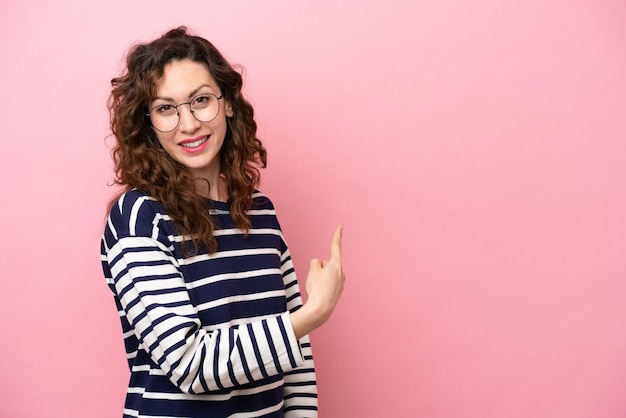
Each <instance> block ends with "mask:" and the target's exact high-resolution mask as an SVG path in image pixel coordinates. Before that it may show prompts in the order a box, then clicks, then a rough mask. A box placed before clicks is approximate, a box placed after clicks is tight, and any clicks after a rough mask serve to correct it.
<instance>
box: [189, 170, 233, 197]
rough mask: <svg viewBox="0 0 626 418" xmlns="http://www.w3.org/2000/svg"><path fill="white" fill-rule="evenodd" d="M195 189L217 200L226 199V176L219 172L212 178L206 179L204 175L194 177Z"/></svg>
mask: <svg viewBox="0 0 626 418" xmlns="http://www.w3.org/2000/svg"><path fill="white" fill-rule="evenodd" d="M196 191H197V192H198V193H199V194H200V195H202V196H204V197H208V198H209V199H211V200H216V201H219V202H226V201H228V190H227V188H226V177H225V176H224V175H223V174H219V175H217V176H216V177H214V178H211V179H208V178H206V177H197V178H196Z"/></svg>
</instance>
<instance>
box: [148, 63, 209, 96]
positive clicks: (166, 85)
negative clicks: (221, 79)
mask: <svg viewBox="0 0 626 418" xmlns="http://www.w3.org/2000/svg"><path fill="white" fill-rule="evenodd" d="M202 85H206V86H208V88H209V89H211V90H213V91H215V92H217V91H219V87H218V85H217V82H216V81H215V79H214V78H213V76H212V75H211V73H210V72H209V69H208V68H207V66H206V65H205V64H203V63H200V62H196V61H191V60H188V59H185V60H180V61H172V62H170V63H167V64H166V65H165V67H163V76H161V78H159V79H158V80H156V82H155V83H154V86H155V87H156V93H157V96H168V97H176V96H180V95H182V96H184V97H185V98H186V97H187V95H188V94H189V92H191V91H194V90H196V89H198V87H200V86H202Z"/></svg>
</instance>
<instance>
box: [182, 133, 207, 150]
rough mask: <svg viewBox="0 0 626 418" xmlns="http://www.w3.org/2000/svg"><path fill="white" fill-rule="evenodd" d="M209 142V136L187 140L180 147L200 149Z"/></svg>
mask: <svg viewBox="0 0 626 418" xmlns="http://www.w3.org/2000/svg"><path fill="white" fill-rule="evenodd" d="M208 140H209V135H205V136H200V137H198V138H193V139H187V140H185V141H183V142H181V143H179V144H178V145H180V146H181V147H184V148H198V147H199V146H200V145H202V144H204V143H205V142H206V141H208Z"/></svg>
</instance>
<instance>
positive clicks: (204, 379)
mask: <svg viewBox="0 0 626 418" xmlns="http://www.w3.org/2000/svg"><path fill="white" fill-rule="evenodd" d="M129 200H130V201H129ZM154 206H155V205H154V204H153V203H152V202H150V199H149V198H146V197H143V198H137V199H134V200H133V199H126V200H124V199H122V200H120V202H119V203H118V204H117V205H116V206H114V208H113V210H112V213H111V216H110V218H109V221H108V228H107V231H106V233H105V238H104V239H103V252H104V257H103V264H104V268H105V275H106V272H107V270H108V272H109V273H110V274H109V277H107V280H108V283H109V286H110V287H111V289H112V290H113V292H114V294H115V295H116V298H117V301H118V305H119V307H120V308H121V310H122V312H120V315H123V316H124V319H125V320H126V321H127V322H128V325H129V326H130V327H131V328H132V332H133V333H134V337H135V338H136V340H137V343H138V347H137V349H141V350H144V351H145V352H147V353H148V354H149V356H150V358H151V359H152V361H153V362H154V363H156V364H157V365H158V366H159V368H160V369H161V370H162V371H163V372H164V373H165V375H167V377H168V378H169V380H170V381H171V382H172V383H173V384H174V385H175V386H176V387H178V388H179V389H180V391H181V392H183V393H188V394H199V393H210V392H212V391H219V390H223V389H227V388H232V387H239V386H243V385H246V384H248V383H251V382H255V381H259V380H262V379H266V378H268V377H270V376H276V375H280V374H285V375H287V374H288V373H290V371H291V370H294V369H297V368H298V367H301V366H305V365H306V364H307V363H308V362H310V360H307V357H310V354H309V355H307V354H306V353H307V352H309V353H310V347H309V348H308V349H307V348H306V347H304V346H303V347H304V349H301V343H299V342H298V341H297V339H296V338H295V334H294V333H293V328H292V326H291V323H290V320H289V312H288V311H287V312H282V313H280V312H278V313H276V314H270V315H267V314H265V315H256V316H254V317H253V318H252V319H249V318H245V319H243V318H242V320H240V321H237V320H234V321H232V320H231V321H229V322H227V323H224V324H219V323H218V324H217V325H215V326H203V324H202V321H201V318H200V313H199V311H200V310H210V309H212V308H216V309H218V308H220V307H221V306H223V305H226V304H227V302H228V303H230V302H233V301H234V303H237V297H239V298H240V300H239V302H241V301H250V300H253V299H254V298H268V299H269V300H271V299H272V298H280V297H284V293H285V289H284V288H283V289H279V288H269V289H263V290H259V291H258V292H256V293H247V294H242V295H235V296H232V295H229V296H225V298H226V299H228V300H220V299H216V300H211V301H205V302H203V303H204V304H202V303H200V304H199V303H198V301H192V300H191V296H190V292H189V288H190V287H193V286H196V287H197V286H210V285H211V280H215V278H211V277H209V278H206V279H205V281H206V283H198V282H196V283H190V282H189V281H186V280H185V277H184V275H183V273H182V271H183V269H184V268H185V267H183V266H182V265H181V264H182V263H183V262H184V261H183V260H182V258H179V257H177V255H176V254H175V247H176V245H179V242H178V241H180V239H179V238H180V237H176V236H174V235H173V234H172V232H171V231H168V230H167V228H166V227H164V226H163V223H164V222H166V221H169V219H168V218H167V215H164V214H163V213H159V211H157V210H154ZM222 256H223V254H222ZM203 257H204V259H207V258H210V256H209V255H204V256H203ZM201 258H202V257H201ZM268 274H271V273H268ZM289 303H291V302H289Z"/></svg>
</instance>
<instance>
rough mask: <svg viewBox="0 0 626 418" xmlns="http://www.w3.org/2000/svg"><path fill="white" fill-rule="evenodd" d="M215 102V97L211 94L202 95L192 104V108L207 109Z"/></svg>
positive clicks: (195, 98)
mask: <svg viewBox="0 0 626 418" xmlns="http://www.w3.org/2000/svg"><path fill="white" fill-rule="evenodd" d="M212 101H213V95H211V94H201V95H200V96H196V97H194V99H193V101H192V102H191V106H192V107H193V108H195V109H201V108H203V107H207V106H208V105H210V104H211V102H212Z"/></svg>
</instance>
